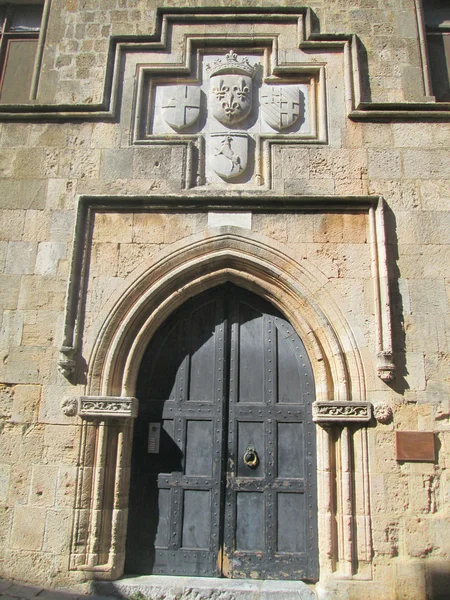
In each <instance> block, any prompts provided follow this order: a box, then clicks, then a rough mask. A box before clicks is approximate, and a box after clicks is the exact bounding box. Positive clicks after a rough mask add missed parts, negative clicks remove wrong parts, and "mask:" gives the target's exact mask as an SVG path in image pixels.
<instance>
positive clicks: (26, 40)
mask: <svg viewBox="0 0 450 600" xmlns="http://www.w3.org/2000/svg"><path fill="white" fill-rule="evenodd" d="M41 18H42V5H41V4H3V5H0V102H2V103H8V104H11V103H14V104H22V103H24V102H28V100H29V99H30V91H31V85H32V80H33V74H34V68H35V60H36V52H37V48H38V38H39V32H40V27H41Z"/></svg>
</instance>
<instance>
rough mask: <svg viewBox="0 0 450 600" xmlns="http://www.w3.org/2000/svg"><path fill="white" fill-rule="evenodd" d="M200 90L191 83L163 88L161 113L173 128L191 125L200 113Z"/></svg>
mask: <svg viewBox="0 0 450 600" xmlns="http://www.w3.org/2000/svg"><path fill="white" fill-rule="evenodd" d="M200 98H201V90H200V88H198V87H195V86H192V85H180V86H177V85H170V86H167V87H166V88H165V89H164V92H163V101H162V106H161V112H162V115H163V117H164V119H165V121H166V123H168V124H169V125H170V126H171V127H172V128H173V129H175V130H176V131H181V130H182V129H186V128H187V127H190V126H191V125H193V124H194V123H195V122H196V121H197V119H198V117H199V115H200Z"/></svg>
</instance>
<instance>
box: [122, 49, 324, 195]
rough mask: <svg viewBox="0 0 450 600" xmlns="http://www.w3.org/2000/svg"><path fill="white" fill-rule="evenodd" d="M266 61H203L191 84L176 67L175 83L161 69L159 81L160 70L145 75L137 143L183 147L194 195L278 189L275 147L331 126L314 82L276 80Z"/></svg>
mask: <svg viewBox="0 0 450 600" xmlns="http://www.w3.org/2000/svg"><path fill="white" fill-rule="evenodd" d="M264 60H265V59H263V57H262V56H261V52H260V50H258V51H256V50H255V51H253V52H252V54H249V55H248V56H245V57H242V56H239V55H238V54H237V53H236V52H235V51H234V50H229V51H227V52H223V53H222V54H219V52H217V53H216V52H214V53H213V52H211V53H210V54H203V53H201V54H199V55H198V60H197V59H196V61H194V62H193V64H192V66H191V76H190V77H191V78H190V79H189V80H188V79H186V73H185V72H183V74H182V76H183V78H184V79H182V80H180V79H178V78H177V75H181V74H179V73H178V72H177V71H176V69H175V67H173V68H172V67H168V73H173V78H169V77H168V75H167V74H166V73H165V74H164V76H161V73H162V70H161V71H160V70H159V69H158V71H157V72H155V76H154V77H153V79H152V78H151V73H152V68H151V67H145V68H143V70H142V72H143V73H144V76H145V77H147V83H146V84H145V85H144V83H142V85H141V89H142V90H149V91H148V93H147V92H146V93H145V94H142V101H140V104H139V106H138V107H137V110H136V117H135V119H136V120H135V126H134V129H133V136H134V138H135V139H136V141H139V143H141V142H144V143H146V144H147V143H148V144H151V143H154V142H155V143H162V144H166V143H170V144H183V145H184V146H185V148H186V154H185V158H184V160H185V162H186V168H185V170H184V174H183V178H184V182H185V186H186V188H190V187H193V186H203V185H206V186H208V185H216V184H219V185H220V184H222V185H223V184H224V183H226V184H227V185H231V184H233V185H243V186H244V185H247V184H248V185H256V186H261V185H266V186H267V187H270V186H271V181H272V176H273V175H272V173H273V172H272V170H271V169H270V168H269V165H270V163H271V160H272V151H271V148H272V145H273V144H281V143H285V142H286V143H293V144H299V143H305V141H306V140H312V139H316V138H317V136H318V135H319V137H320V136H322V134H323V130H324V128H325V126H326V123H325V122H324V119H322V121H323V123H322V122H319V121H318V120H317V114H316V113H317V102H316V95H317V94H316V93H315V91H314V90H315V87H314V86H313V84H312V83H311V81H309V82H307V81H306V79H304V81H303V82H301V81H300V80H299V79H295V78H294V77H293V76H292V75H289V76H288V77H284V76H280V75H276V74H274V73H273V72H271V71H270V70H269V69H268V68H267V67H268V64H267V61H265V63H264V64H265V67H266V68H265V69H263V68H262V67H263V61H264ZM194 64H195V71H194ZM145 73H146V74H145ZM141 81H142V79H141ZM178 81H182V83H180V84H178ZM319 126H320V127H319ZM220 136H222V137H221V138H220ZM134 138H133V139H134ZM219 138H220V139H219ZM321 139H322V138H321ZM323 139H325V138H323ZM241 175H243V176H242V177H241Z"/></svg>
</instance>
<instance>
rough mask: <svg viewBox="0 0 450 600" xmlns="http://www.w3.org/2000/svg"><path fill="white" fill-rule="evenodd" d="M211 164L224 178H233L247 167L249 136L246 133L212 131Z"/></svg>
mask: <svg viewBox="0 0 450 600" xmlns="http://www.w3.org/2000/svg"><path fill="white" fill-rule="evenodd" d="M211 139H212V156H211V159H210V160H211V166H212V168H213V169H214V171H215V172H216V173H217V175H219V176H220V177H222V178H223V179H233V178H234V177H238V176H239V175H241V174H242V173H243V172H244V171H245V169H246V168H247V157H248V136H247V134H246V133H229V132H226V133H212V134H211Z"/></svg>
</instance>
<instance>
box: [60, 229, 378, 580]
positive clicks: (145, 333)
mask: <svg viewBox="0 0 450 600" xmlns="http://www.w3.org/2000/svg"><path fill="white" fill-rule="evenodd" d="M226 281H230V282H232V283H235V284H236V285H238V286H240V287H243V288H246V289H248V290H250V291H252V292H254V293H256V294H258V295H260V296H261V297H263V298H265V299H266V300H268V301H270V302H271V303H272V304H273V305H274V306H276V307H277V308H278V310H280V312H282V313H283V314H284V315H285V316H286V318H287V319H288V320H289V321H290V322H291V324H292V326H293V327H294V328H295V329H296V331H297V333H298V335H299V336H300V337H301V339H302V340H303V342H304V344H305V347H306V349H307V352H308V355H309V357H310V360H311V363H312V368H313V372H314V377H315V382H316V397H317V410H316V420H317V421H318V422H321V421H322V422H323V424H324V425H325V427H318V428H317V456H318V511H319V515H318V517H319V519H318V520H319V549H320V557H319V559H320V568H321V577H320V579H321V582H322V581H324V580H325V579H326V578H327V577H330V576H332V577H333V576H345V577H349V576H352V575H353V574H355V573H356V570H358V572H359V574H364V569H365V566H366V570H367V568H368V569H370V562H371V557H372V550H371V547H372V545H371V526H370V507H369V477H368V445H367V430H366V428H364V427H358V425H361V424H364V422H366V423H367V421H368V420H370V418H371V411H370V404H369V403H368V402H366V396H365V394H366V379H365V373H366V372H370V373H372V372H373V370H374V369H373V365H371V364H365V362H367V358H365V357H366V355H367V354H368V353H367V352H364V351H363V349H361V348H359V347H358V345H357V343H356V341H355V336H354V334H353V329H352V327H351V326H350V324H349V323H348V321H347V319H346V318H345V316H344V314H343V312H342V311H341V310H340V309H339V307H338V306H337V304H336V302H335V300H334V299H333V298H332V297H331V295H330V294H329V292H328V290H327V288H326V283H327V278H326V277H325V276H324V275H323V274H322V273H320V272H319V271H318V270H317V269H315V268H314V267H313V266H312V265H311V264H308V261H305V262H302V264H300V263H298V262H296V261H294V260H293V259H292V258H290V257H289V255H288V253H287V252H286V250H285V249H284V248H283V247H282V246H281V245H277V244H276V243H274V241H273V240H269V239H267V238H264V236H261V235H256V234H255V233H253V232H251V231H247V230H242V229H240V228H233V227H222V228H217V229H211V230H209V232H208V235H207V237H205V235H198V236H192V237H191V238H188V239H185V240H183V241H181V242H179V243H176V244H174V245H172V246H171V247H170V248H169V249H168V250H166V251H165V253H163V254H161V255H160V256H159V257H158V259H157V260H155V259H153V260H152V261H151V262H149V264H145V263H144V264H143V265H142V266H141V267H139V268H138V269H136V270H135V271H134V272H133V273H132V274H131V275H130V276H129V277H128V279H127V280H126V281H125V284H124V286H123V291H122V292H121V293H120V294H118V295H117V296H116V297H115V298H113V299H111V301H110V302H109V304H108V305H107V306H106V307H105V309H104V311H103V312H102V314H101V315H100V316H99V320H98V328H97V331H98V334H97V338H96V341H95V344H94V345H93V347H92V349H91V358H90V361H89V380H88V386H87V396H84V397H82V398H80V405H79V414H80V416H82V417H84V421H83V435H82V441H81V452H80V465H81V466H80V476H79V478H78V489H77V508H76V510H75V512H76V514H75V527H74V537H73V543H72V564H71V566H72V568H74V569H83V570H85V571H88V572H91V574H92V577H95V578H97V579H98V578H102V577H103V578H105V579H115V578H117V577H119V576H120V575H121V574H122V573H123V565H124V558H125V536H126V520H127V507H128V488H129V472H130V460H131V438H132V428H133V417H134V416H135V414H136V400H135V399H134V398H133V396H134V393H135V383H136V377H137V373H138V369H139V365H140V363H141V359H142V356H143V353H144V351H145V348H146V347H147V345H148V343H149V341H150V340H151V338H152V336H153V335H154V333H155V332H156V331H157V329H158V328H159V326H160V325H161V324H162V323H163V322H164V320H165V319H166V318H167V317H168V315H170V314H171V313H172V312H173V311H174V310H175V309H176V308H178V307H179V306H180V305H181V304H182V303H183V302H184V301H185V300H187V299H188V298H189V297H191V296H194V295H197V294H198V293H200V292H201V291H203V290H205V289H208V288H210V287H214V286H216V285H219V284H221V283H224V282H226ZM333 421H337V424H336V425H333V423H332V422H333ZM354 422H356V427H355V425H354V424H353V423H354ZM356 485H357V488H358V489H356V488H355V486H356Z"/></svg>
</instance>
